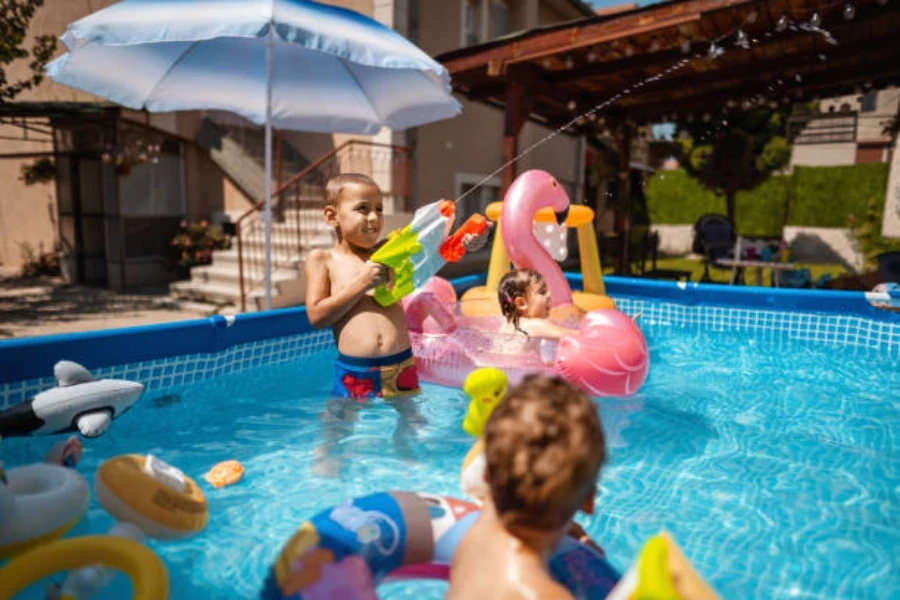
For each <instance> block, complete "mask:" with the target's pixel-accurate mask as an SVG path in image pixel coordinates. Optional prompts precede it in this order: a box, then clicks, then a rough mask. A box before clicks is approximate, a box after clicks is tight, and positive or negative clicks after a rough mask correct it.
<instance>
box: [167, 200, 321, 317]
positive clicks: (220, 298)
mask: <svg viewBox="0 0 900 600" xmlns="http://www.w3.org/2000/svg"><path fill="white" fill-rule="evenodd" d="M298 225H299V232H300V238H301V240H302V244H300V247H299V248H298V244H297V243H296V241H291V240H296V237H297V232H298ZM244 230H245V231H248V233H245V234H244V235H243V241H242V254H243V261H244V281H245V284H244V285H245V292H246V294H247V299H246V310H247V311H257V310H263V308H264V305H265V288H264V264H265V237H264V229H263V227H262V222H259V223H257V224H255V226H253V227H246V226H245V227H244ZM333 245H334V231H333V230H332V229H331V228H330V227H328V225H327V224H326V223H325V221H324V219H323V218H322V211H321V210H317V209H299V210H298V209H288V210H286V211H285V220H284V222H283V223H278V222H274V223H272V264H273V268H272V308H283V307H286V306H299V305H302V304H303V303H304V298H305V295H306V285H305V283H306V282H305V280H304V277H303V262H304V261H305V259H306V256H307V255H308V254H309V252H311V251H312V250H314V249H316V248H329V247H331V246H333ZM239 264H240V262H239V259H238V248H237V240H236V239H234V240H233V241H232V247H231V248H230V249H229V250H216V251H214V252H213V254H212V264H209V265H205V266H198V267H193V268H192V269H191V278H190V280H188V281H177V282H175V283H173V284H171V286H170V290H171V292H172V295H173V296H175V297H176V298H180V299H185V300H189V301H193V302H200V303H206V304H211V305H214V308H211V309H210V311H209V312H236V311H239V310H240V309H241V283H240V281H241V280H240V270H239Z"/></svg>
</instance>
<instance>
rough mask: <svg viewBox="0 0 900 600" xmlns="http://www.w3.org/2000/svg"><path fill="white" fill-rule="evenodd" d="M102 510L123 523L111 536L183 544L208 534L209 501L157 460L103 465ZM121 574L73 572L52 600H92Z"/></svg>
mask: <svg viewBox="0 0 900 600" xmlns="http://www.w3.org/2000/svg"><path fill="white" fill-rule="evenodd" d="M94 487H95V489H96V490H97V499H98V500H99V502H100V505H101V506H102V507H103V508H104V509H105V510H106V511H107V512H108V513H109V514H110V515H112V516H113V517H115V518H116V519H118V521H117V522H116V523H115V524H114V525H113V526H112V528H110V530H109V532H108V533H107V536H109V537H111V538H127V539H130V540H132V541H134V542H135V543H138V544H143V543H144V541H145V537H146V536H149V537H155V538H159V539H181V538H184V537H187V536H189V535H191V534H193V533H196V532H198V531H200V530H202V529H203V527H204V526H205V524H206V521H207V518H208V515H207V508H206V500H205V499H204V498H203V494H202V493H201V492H200V490H199V489H198V488H197V485H196V484H195V483H194V482H193V481H192V480H191V479H190V478H188V477H187V476H185V475H184V473H182V472H181V471H179V470H178V469H176V468H175V467H172V466H171V465H167V464H166V463H164V462H162V461H160V460H159V459H157V458H155V457H154V456H152V455H148V456H146V457H143V456H137V455H123V456H117V457H115V458H113V459H110V460H108V461H106V462H105V463H103V464H102V465H101V466H100V469H99V470H98V472H97V478H96V479H95V481H94ZM114 576H115V571H114V570H112V569H110V568H109V567H108V566H104V564H90V565H88V566H84V567H82V568H79V569H76V570H72V571H70V572H69V574H68V575H67V576H66V579H65V581H63V583H62V585H60V586H58V587H56V588H55V590H54V593H53V594H52V596H53V598H50V599H49V600H54V599H56V600H89V599H90V598H93V597H94V596H95V595H96V594H97V593H98V592H99V591H100V590H101V589H103V588H105V587H106V586H107V585H109V583H110V582H111V581H112V579H113V577H114Z"/></svg>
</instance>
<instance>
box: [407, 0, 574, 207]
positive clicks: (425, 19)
mask: <svg viewBox="0 0 900 600" xmlns="http://www.w3.org/2000/svg"><path fill="white" fill-rule="evenodd" d="M464 1H467V0H449V1H440V2H439V1H437V0H422V3H423V10H422V15H421V17H420V30H421V35H420V37H419V39H420V45H421V47H422V49H423V50H425V51H426V52H427V53H428V54H430V55H432V56H435V55H438V54H441V53H443V52H448V51H450V50H453V49H456V48H458V47H459V45H460V38H461V31H462V26H463V25H462V14H463V13H462V2H464ZM476 4H477V3H476ZM426 5H427V7H428V8H427V11H426V10H425V9H424V7H425V6H426ZM506 5H507V7H508V8H509V13H510V20H509V22H510V29H511V30H516V29H520V28H523V27H535V26H538V25H546V24H549V23H554V22H559V21H561V20H568V19H572V18H577V17H578V16H579V13H578V11H577V9H575V8H574V7H572V6H571V4H569V3H567V2H553V3H551V2H548V1H544V2H534V3H532V2H531V1H530V0H526V1H525V2H521V1H519V2H515V1H513V0H507V2H506ZM566 7H568V8H566ZM567 11H568V12H567ZM478 12H479V11H477V10H476V14H477V13H478ZM529 19H537V21H538V22H537V23H529V22H528V20H529ZM457 98H458V100H459V101H460V103H461V104H462V115H460V116H458V117H456V118H455V119H450V120H447V121H442V122H438V123H432V124H430V125H425V126H422V127H419V128H417V130H416V134H415V167H414V168H415V170H416V175H415V177H414V178H413V198H414V200H415V202H416V203H417V205H422V204H425V203H427V202H431V201H434V200H437V199H439V198H455V197H456V194H457V193H458V190H457V183H458V181H459V180H460V178H470V179H471V178H472V177H473V176H477V177H478V178H481V177H484V176H486V175H488V174H489V173H491V172H493V171H494V170H495V169H497V168H499V167H500V166H501V165H502V163H503V122H504V112H503V110H502V109H497V108H493V107H490V106H487V105H485V104H481V103H475V102H470V101H468V100H466V99H465V98H463V97H459V96H458V97H457ZM549 133H550V130H549V129H546V128H544V127H540V126H539V125H536V124H533V123H527V124H526V125H525V126H524V127H523V128H522V132H521V133H520V135H519V151H520V152H521V151H523V150H524V149H525V148H527V147H529V146H530V145H531V144H533V143H534V142H536V141H538V140H539V139H541V138H543V137H545V136H546V135H548V134H549ZM581 164H582V157H581V156H579V152H578V141H577V139H576V138H572V137H569V136H565V135H560V136H557V137H555V138H554V139H552V140H550V141H548V142H546V143H545V144H543V145H541V146H540V147H539V148H537V149H536V150H535V151H534V152H532V153H530V154H529V155H528V156H526V157H525V158H523V159H522V160H521V161H520V162H519V163H518V165H517V167H518V172H519V173H521V172H523V171H525V170H527V169H531V168H541V169H544V170H546V171H549V172H551V173H553V175H555V176H556V177H557V178H558V179H560V180H561V181H563V182H564V183H566V182H575V181H576V180H577V179H578V170H579V169H580V168H581ZM498 177H499V176H498ZM498 199H499V198H498ZM572 200H573V201H575V200H576V198H575V197H573V198H572Z"/></svg>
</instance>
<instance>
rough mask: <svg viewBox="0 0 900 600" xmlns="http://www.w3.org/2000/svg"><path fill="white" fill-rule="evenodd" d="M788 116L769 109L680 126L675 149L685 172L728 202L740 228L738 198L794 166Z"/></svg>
mask: <svg viewBox="0 0 900 600" xmlns="http://www.w3.org/2000/svg"><path fill="white" fill-rule="evenodd" d="M784 130H785V115H784V114H783V113H781V112H777V111H771V110H768V109H764V108H759V109H753V110H748V111H745V112H742V113H736V114H731V115H728V116H727V117H722V118H718V117H717V118H715V119H710V120H705V119H704V120H703V121H701V122H695V123H680V124H679V126H678V136H677V138H676V139H677V143H676V144H675V148H676V151H677V154H678V159H679V161H680V162H681V166H682V167H683V168H684V170H685V171H687V172H688V173H689V174H690V175H691V176H692V177H694V178H695V179H697V180H698V181H699V182H700V183H701V184H702V185H703V186H704V187H706V188H708V189H709V190H711V191H712V192H714V193H717V194H721V195H723V196H725V199H726V202H727V211H728V218H729V219H731V221H732V223H734V222H735V203H734V199H735V195H736V194H737V192H738V191H739V190H749V189H753V188H755V187H756V186H757V185H759V184H760V183H762V182H763V181H765V180H766V179H767V178H768V177H769V176H770V175H771V174H772V172H773V171H777V170H778V169H781V168H782V167H784V166H786V165H787V164H788V162H790V160H791V146H790V144H788V141H787V139H786V138H785V137H784Z"/></svg>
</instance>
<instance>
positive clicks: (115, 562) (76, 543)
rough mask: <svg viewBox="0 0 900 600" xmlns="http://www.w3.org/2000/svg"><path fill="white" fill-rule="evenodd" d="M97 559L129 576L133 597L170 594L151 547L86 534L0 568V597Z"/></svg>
mask: <svg viewBox="0 0 900 600" xmlns="http://www.w3.org/2000/svg"><path fill="white" fill-rule="evenodd" d="M97 562H100V563H101V564H103V565H106V566H107V567H110V568H112V569H116V570H118V571H122V572H123V573H125V574H126V575H127V576H128V577H129V579H131V586H132V588H133V590H134V596H133V598H134V600H166V599H167V598H168V597H169V574H168V573H167V572H166V567H165V565H163V562H162V561H161V560H160V559H159V557H158V556H156V554H154V553H153V551H152V550H150V549H149V548H147V547H146V546H144V545H142V544H139V543H137V542H134V541H132V540H130V539H126V538H123V537H112V536H103V535H88V536H83V537H77V538H72V539H68V540H58V541H55V542H52V543H50V544H46V545H43V546H39V547H37V548H35V549H34V550H31V551H29V552H26V553H24V554H22V555H20V556H18V557H17V558H16V559H14V560H12V561H11V562H10V563H9V564H7V565H5V566H3V567H2V568H0V598H13V597H14V596H15V595H16V594H18V593H19V592H21V591H22V590H24V589H25V588H26V587H28V586H29V585H31V584H32V583H34V582H35V581H38V580H40V579H42V578H44V577H48V576H50V575H53V574H54V573H57V572H59V571H64V570H67V569H79V568H81V567H87V566H88V565H92V564H94V563H97Z"/></svg>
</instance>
